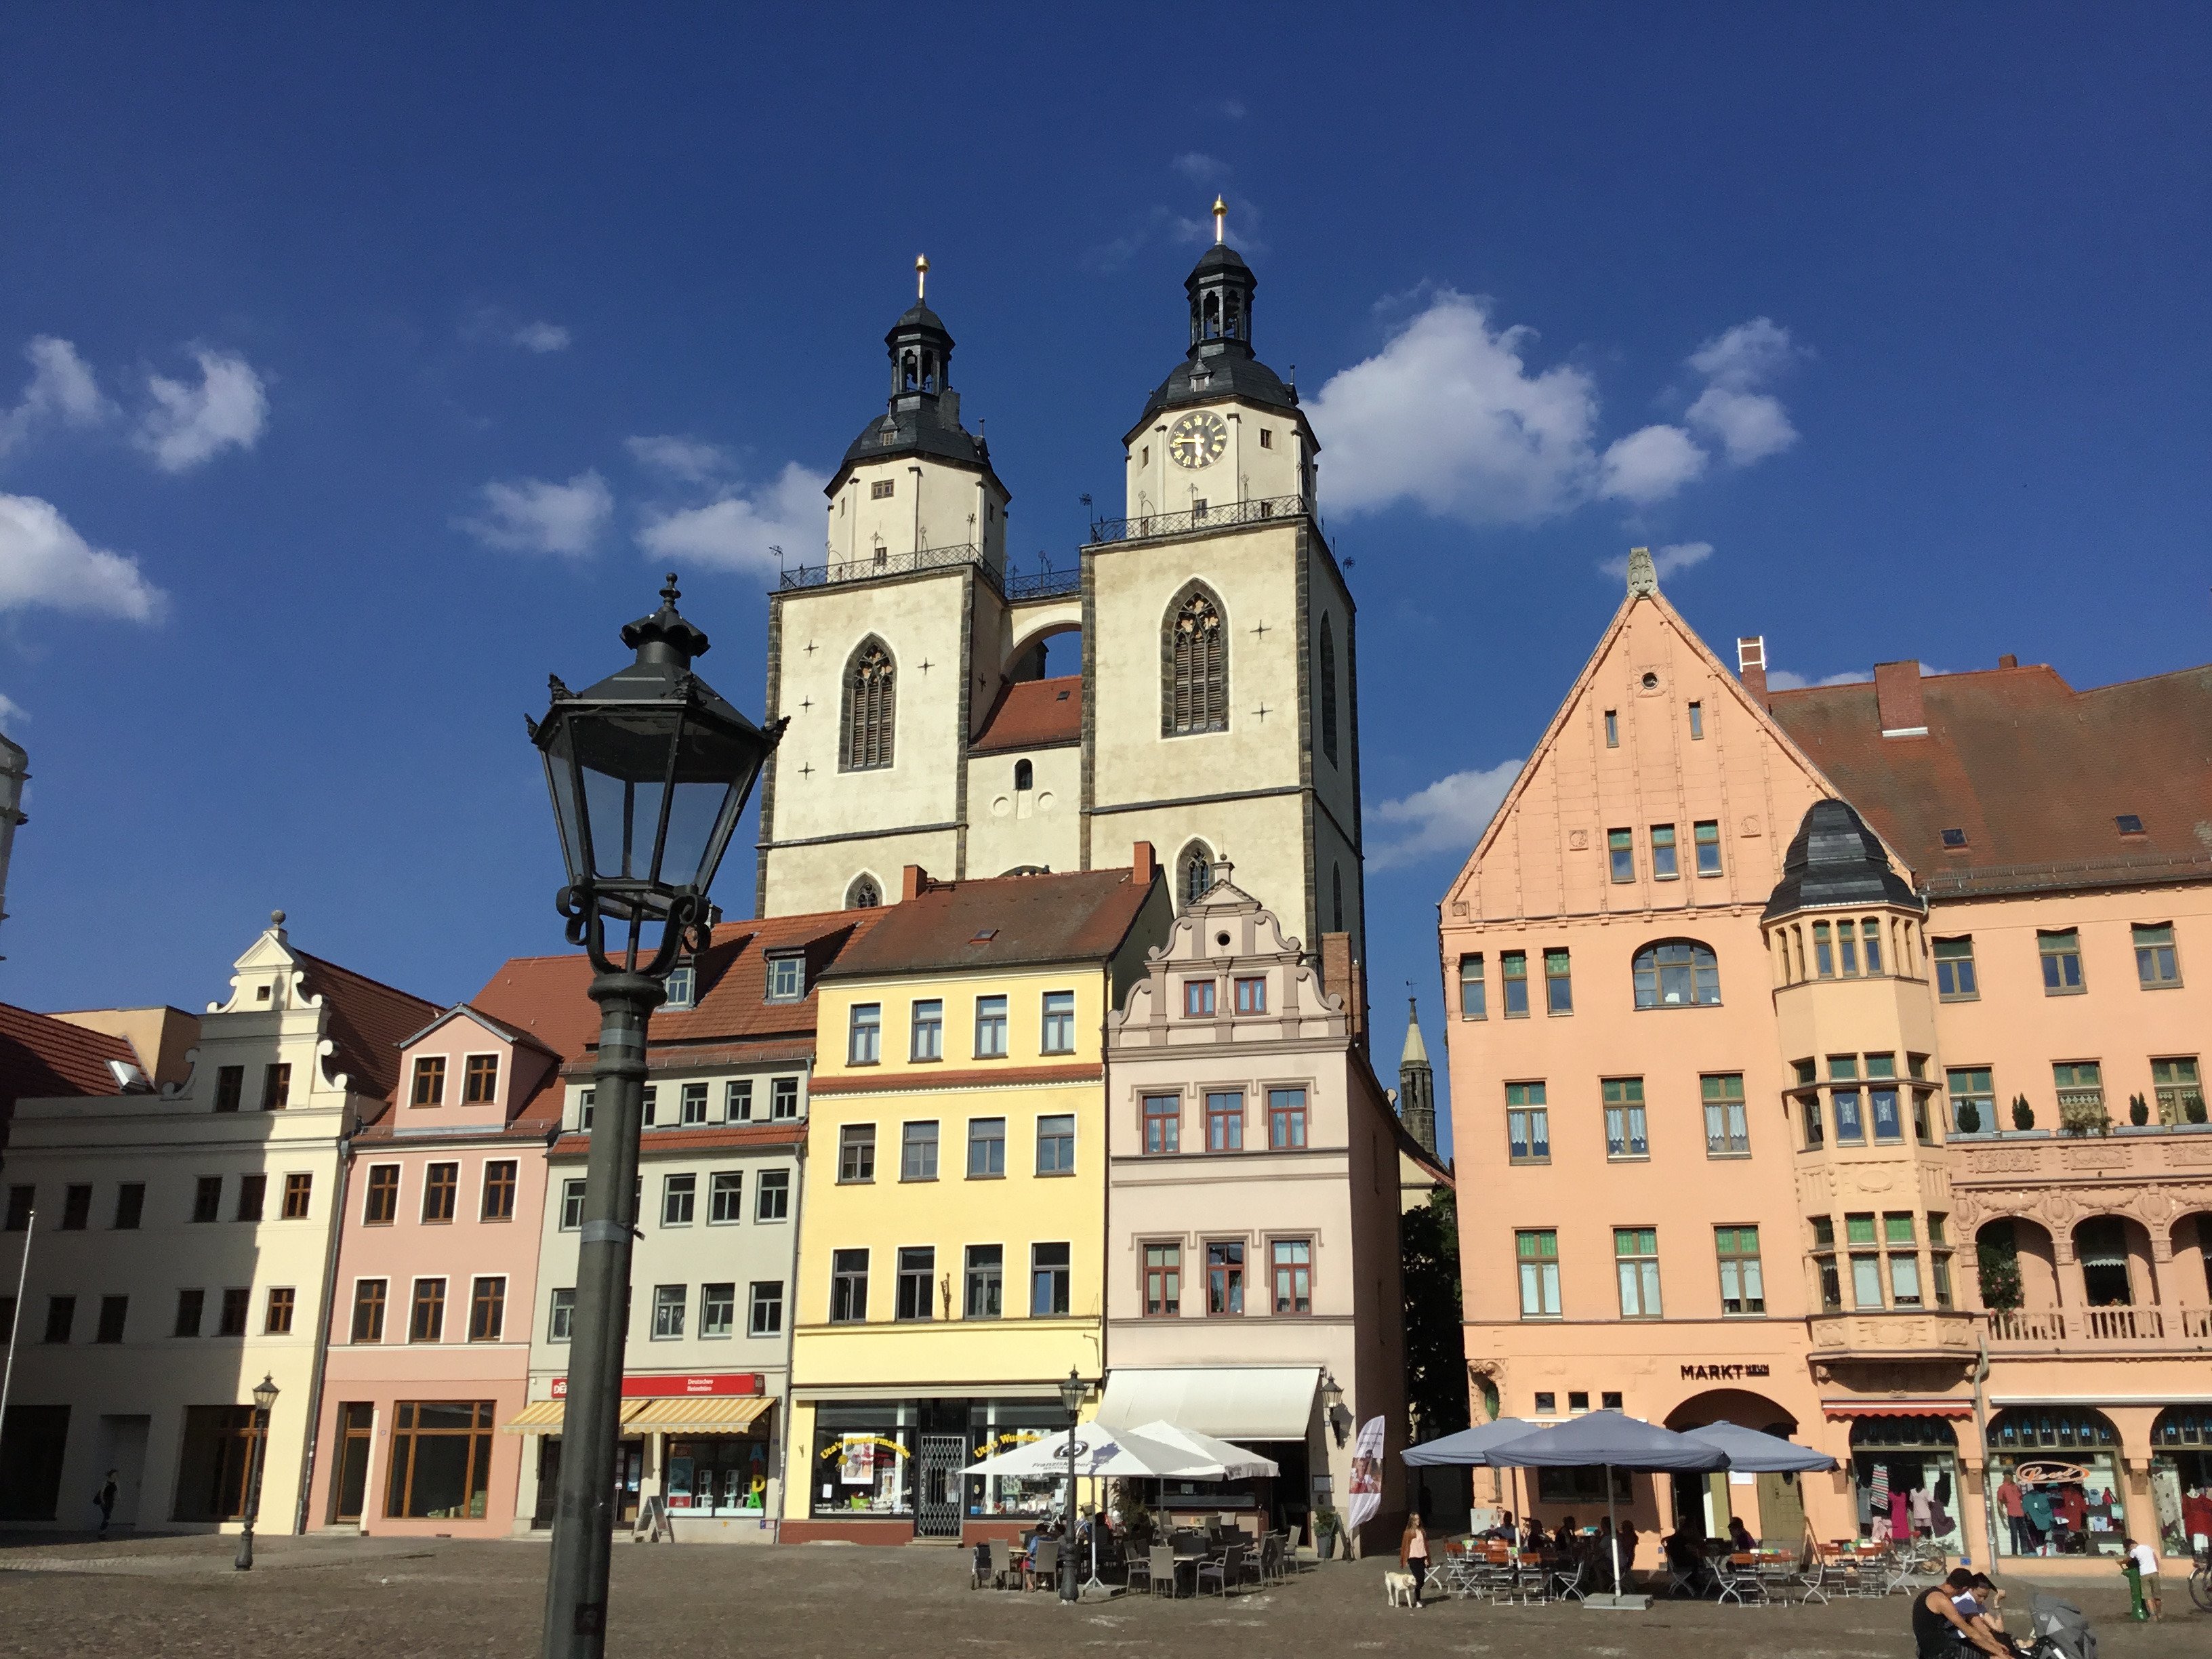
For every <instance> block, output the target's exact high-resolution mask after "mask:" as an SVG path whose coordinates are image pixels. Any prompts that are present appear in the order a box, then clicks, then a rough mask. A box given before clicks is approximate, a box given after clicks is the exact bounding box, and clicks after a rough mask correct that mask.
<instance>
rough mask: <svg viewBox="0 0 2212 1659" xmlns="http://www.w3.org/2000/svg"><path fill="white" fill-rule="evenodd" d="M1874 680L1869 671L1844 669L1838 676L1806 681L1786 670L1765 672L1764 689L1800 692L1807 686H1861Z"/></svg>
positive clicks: (1774, 669)
mask: <svg viewBox="0 0 2212 1659" xmlns="http://www.w3.org/2000/svg"><path fill="white" fill-rule="evenodd" d="M1872 678H1874V673H1873V671H1872V670H1870V669H1862V668H1852V669H1846V670H1845V671H1844V672H1842V673H1840V674H1828V675H1825V676H1823V677H1822V678H1820V679H1817V680H1808V679H1807V678H1805V677H1804V676H1803V675H1802V674H1793V673H1791V672H1790V671H1789V670H1788V669H1786V668H1770V669H1768V670H1767V671H1766V689H1767V690H1770V691H1802V690H1804V689H1805V688H1806V687H1807V686H1808V685H1862V684H1865V683H1866V682H1867V681H1869V680H1870V679H1872Z"/></svg>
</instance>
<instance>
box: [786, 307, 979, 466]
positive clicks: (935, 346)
mask: <svg viewBox="0 0 2212 1659" xmlns="http://www.w3.org/2000/svg"><path fill="white" fill-rule="evenodd" d="M884 345H885V346H886V347H887V348H889V349H890V360H891V390H890V399H889V401H888V403H887V404H886V406H885V409H884V412H883V413H882V414H881V415H878V416H876V417H875V418H874V419H873V420H872V421H870V422H868V423H867V425H866V426H865V427H863V428H860V436H858V437H857V438H855V439H854V440H853V441H852V443H851V444H850V446H848V447H847V449H846V451H845V459H844V460H843V461H842V463H841V464H840V465H839V466H838V469H837V475H836V477H833V478H832V479H830V481H829V490H828V492H827V493H829V494H830V495H835V494H836V492H837V490H838V489H840V488H841V487H842V484H843V483H844V481H845V477H846V475H847V474H848V473H849V472H850V471H852V470H853V468H854V467H855V466H858V465H862V464H863V463H865V462H868V461H885V460H891V459H896V458H898V457H900V456H905V455H921V456H927V457H929V458H931V459H935V460H940V461H950V462H951V463H952V464H953V465H956V466H965V467H973V468H975V470H976V471H981V472H986V473H989V474H990V476H991V478H992V481H993V482H994V483H997V482H998V474H997V473H996V472H994V471H992V467H991V451H990V447H989V446H988V445H987V444H986V443H985V442H984V441H983V440H982V439H981V438H980V437H977V436H976V435H974V434H973V433H971V432H969V430H968V429H967V428H965V427H963V426H962V425H961V424H960V394H959V393H958V392H955V391H954V390H953V389H952V332H951V330H950V329H948V328H946V327H945V319H943V318H942V317H939V315H938V314H937V313H935V312H933V311H932V310H931V309H930V308H929V307H927V306H926V305H924V304H922V303H921V301H915V303H914V304H913V305H911V306H909V307H907V309H906V310H905V312H904V313H902V314H901V316H900V317H899V319H898V320H897V321H896V322H895V323H893V324H892V325H891V326H890V332H889V333H887V334H885V335H884ZM999 489H1000V493H1001V494H1004V493H1005V492H1006V486H1005V485H1004V484H1003V483H1000V485H999Z"/></svg>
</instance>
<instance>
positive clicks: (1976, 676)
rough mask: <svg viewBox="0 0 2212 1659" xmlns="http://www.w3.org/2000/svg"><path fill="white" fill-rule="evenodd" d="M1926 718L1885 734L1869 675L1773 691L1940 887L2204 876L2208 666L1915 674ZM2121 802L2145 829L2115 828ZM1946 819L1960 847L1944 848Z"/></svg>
mask: <svg viewBox="0 0 2212 1659" xmlns="http://www.w3.org/2000/svg"><path fill="white" fill-rule="evenodd" d="M1920 690H1921V693H1922V698H1923V704H1924V708H1925V719H1926V722H1927V726H1928V733H1927V735H1926V736H1925V737H1895V738H1885V737H1883V736H1882V735H1881V724H1882V722H1881V713H1880V710H1879V708H1878V705H1877V702H1876V697H1875V688H1874V686H1873V685H1872V684H1854V685H1837V686H1818V687H1808V688H1806V689H1803V690H1790V691H1776V692H1773V693H1771V697H1770V706H1771V709H1772V711H1773V714H1774V718H1775V720H1777V721H1778V723H1779V724H1780V726H1782V729H1783V730H1784V732H1788V733H1789V734H1790V738H1791V739H1792V740H1793V741H1794V742H1796V744H1797V745H1798V747H1799V748H1801V749H1802V750H1804V752H1805V754H1806V755H1807V757H1808V758H1810V759H1811V761H1812V762H1813V763H1814V765H1815V766H1817V767H1819V768H1820V770H1821V771H1822V772H1823V773H1825V774H1826V775H1827V777H1828V778H1829V780H1830V781H1832V782H1833V783H1834V785H1835V786H1836V788H1837V789H1838V792H1840V793H1842V795H1843V797H1844V799H1846V800H1848V801H1850V804H1851V805H1853V806H1855V807H1857V809H1858V810H1859V812H1860V814H1861V815H1862V816H1863V817H1865V818H1866V820H1867V821H1868V822H1869V823H1870V824H1872V825H1873V826H1874V828H1875V830H1876V831H1877V832H1878V833H1879V834H1880V835H1881V837H1882V839H1883V840H1884V841H1886V842H1888V844H1889V846H1890V847H1891V848H1892V849H1893V850H1894V851H1895V852H1896V854H1898V856H1899V858H1901V859H1903V860H1905V863H1906V864H1907V865H1908V866H1911V869H1912V871H1913V873H1914V876H1915V878H1916V879H1917V881H1918V882H1919V883H1920V884H1922V885H1923V887H1928V888H1931V889H1932V890H1934V891H1936V892H1937V893H1939V894H1940V893H1942V892H1943V891H1944V890H1953V891H1987V890H2008V889H2012V890H2028V889H2033V888H2037V887H2054V886H2084V885H2087V886H2098V885H2106V884H2123V883H2128V882H2133V881H2154V880H2172V879H2175V878H2181V879H2188V878H2191V877H2194V878H2200V879H2203V878H2212V847H2208V846H2207V845H2206V844H2205V843H2204V842H2203V840H2201V839H2200V837H2199V833H2198V829H2199V826H2200V825H2203V824H2205V823H2212V667H2203V668H2190V669H2183V670H2181V671H2178V672H2175V673H2171V674H2160V675H2155V676H2154V677H2152V678H2148V679H2141V680H2130V681H2127V682H2124V683H2123V684H2118V685H2108V686H2103V687H2100V688H2098V689H2096V690H2087V691H2076V690H2074V689H2073V688H2072V687H2071V686H2069V685H2068V684H2066V682H2065V681H2064V680H2063V679H2062V678H2059V676H2058V674H2057V672H2056V671H2053V670H2051V668H2048V667H2044V666H2026V667H2019V668H1996V669H1988V670H1984V671H1977V672H1973V673H1966V674H1936V675H1930V676H1928V677H1926V678H1923V679H1922V680H1921V682H1920ZM2123 813H2132V814H2134V815H2136V817H2140V818H2141V819H2142V826H2143V833H2142V835H2140V836H2135V835H2130V836H2123V835H2122V834H2121V833H2120V830H2119V827H2118V823H2117V822H2116V820H2117V819H2118V817H2119V815H2121V814H2123ZM1945 829H1962V830H1964V831H1965V832H1966V846H1965V848H1963V849H1960V850H1955V851H1952V850H1946V848H1944V846H1943V831H1944V830H1945Z"/></svg>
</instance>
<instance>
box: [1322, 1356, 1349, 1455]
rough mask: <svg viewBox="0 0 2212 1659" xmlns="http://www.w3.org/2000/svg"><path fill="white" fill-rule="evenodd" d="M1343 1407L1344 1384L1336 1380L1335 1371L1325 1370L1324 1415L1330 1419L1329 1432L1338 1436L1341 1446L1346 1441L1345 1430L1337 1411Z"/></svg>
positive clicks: (1323, 1379)
mask: <svg viewBox="0 0 2212 1659" xmlns="http://www.w3.org/2000/svg"><path fill="white" fill-rule="evenodd" d="M1343 1409H1344V1385H1343V1384H1342V1383H1339V1382H1338V1381H1337V1380H1336V1373H1335V1372H1334V1371H1327V1370H1325V1371H1323V1372H1322V1374H1321V1410H1322V1416H1323V1417H1324V1418H1326V1419H1328V1427H1329V1432H1330V1433H1332V1434H1334V1436H1335V1437H1336V1443H1337V1444H1338V1445H1340V1446H1341V1445H1342V1444H1343V1443H1344V1440H1345V1430H1344V1425H1343V1423H1342V1422H1341V1421H1340V1420H1339V1419H1338V1417H1337V1413H1339V1412H1340V1411H1342V1410H1343Z"/></svg>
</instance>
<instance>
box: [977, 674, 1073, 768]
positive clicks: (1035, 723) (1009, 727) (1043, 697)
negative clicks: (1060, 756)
mask: <svg viewBox="0 0 2212 1659" xmlns="http://www.w3.org/2000/svg"><path fill="white" fill-rule="evenodd" d="M1082 736H1083V677H1082V676H1081V675H1080V674H1066V675H1062V676H1061V677H1060V678H1057V679H1049V680H1020V681H1017V682H1016V683H1015V684H1012V685H1010V686H1008V687H1007V688H1006V690H1003V691H1001V692H1000V693H999V701H998V702H995V703H994V704H993V705H992V706H991V712H990V714H988V715H987V717H986V718H985V720H984V721H983V729H982V731H981V732H980V733H978V734H977V736H976V738H975V742H974V743H972V744H969V745H968V748H969V753H970V754H975V755H987V754H994V753H996V752H999V751H1000V750H1007V749H1042V748H1043V747H1044V746H1045V745H1046V744H1054V743H1074V742H1076V741H1078V740H1079V738H1081V737H1082Z"/></svg>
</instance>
